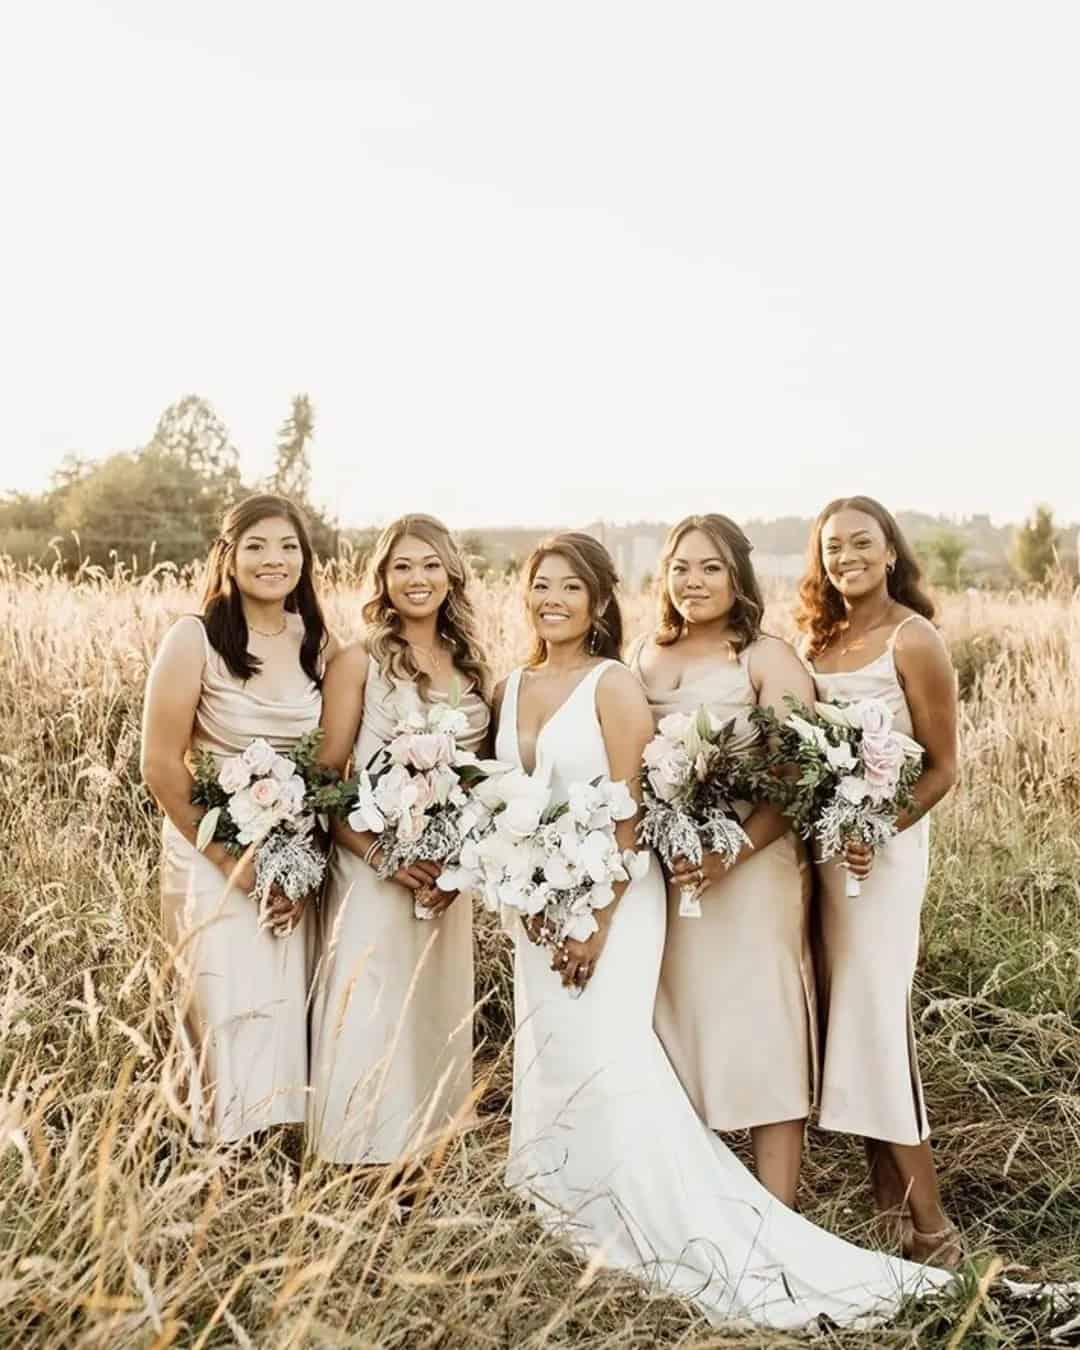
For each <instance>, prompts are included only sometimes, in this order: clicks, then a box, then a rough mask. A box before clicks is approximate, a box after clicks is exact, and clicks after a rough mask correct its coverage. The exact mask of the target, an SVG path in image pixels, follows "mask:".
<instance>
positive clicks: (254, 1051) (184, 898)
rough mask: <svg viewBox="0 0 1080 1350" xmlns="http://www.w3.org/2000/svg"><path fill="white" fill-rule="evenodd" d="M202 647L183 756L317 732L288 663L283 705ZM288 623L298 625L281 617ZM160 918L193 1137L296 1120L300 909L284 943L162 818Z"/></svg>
mask: <svg viewBox="0 0 1080 1350" xmlns="http://www.w3.org/2000/svg"><path fill="white" fill-rule="evenodd" d="M180 622H181V623H197V624H198V625H199V631H200V632H201V633H202V635H203V641H204V643H205V662H204V665H203V676H202V694H201V697H200V699H199V703H198V706H197V708H196V710H195V726H194V731H193V734H192V739H191V748H192V750H208V751H210V753H211V754H213V755H214V756H215V757H216V758H217V759H218V760H221V759H222V758H224V757H226V756H229V755H235V754H239V753H240V752H241V751H242V750H244V749H245V748H246V747H247V746H248V745H249V744H250V743H251V741H253V740H254V739H255V738H256V737H259V736H261V737H263V738H264V739H266V740H267V741H269V742H270V744H271V745H272V746H273V747H274V749H275V750H288V749H289V748H290V747H291V746H292V745H294V744H295V743H296V741H297V740H299V738H300V737H301V736H302V735H303V734H304V733H305V732H307V731H310V730H312V729H313V728H314V727H316V726H317V725H318V722H319V713H320V711H321V708H322V696H321V694H320V692H319V690H318V688H317V687H316V685H315V684H313V683H312V682H311V680H309V679H308V677H307V676H306V675H305V674H304V672H303V670H302V669H301V668H300V666H299V664H298V665H297V669H296V694H295V696H294V697H292V698H290V699H289V700H287V701H284V702H281V701H277V700H270V699H266V698H263V697H261V696H260V694H259V692H258V690H259V676H258V675H256V676H255V677H254V678H252V679H250V680H248V681H246V682H244V681H242V680H238V679H237V678H236V677H235V676H234V675H232V674H231V673H230V672H229V670H228V668H227V667H226V665H225V663H224V662H223V661H222V659H221V657H220V656H219V655H218V653H217V652H216V651H215V650H214V649H213V648H212V647H211V646H210V642H209V639H208V638H207V637H206V630H205V628H203V625H202V623H201V621H200V620H199V619H197V618H194V617H187V618H184V619H181V620H180ZM289 622H290V623H299V620H298V619H296V618H295V616H292V615H290V616H289ZM162 848H163V852H162V862H161V916H162V926H163V929H164V933H165V938H166V941H167V942H168V943H169V944H170V946H171V947H172V949H173V951H174V953H175V956H174V959H175V976H176V980H177V989H176V999H175V1014H176V1030H177V1035H176V1041H175V1053H174V1055H171V1056H170V1063H169V1065H167V1067H166V1074H167V1075H169V1076H170V1078H172V1077H173V1076H174V1075H175V1076H176V1077H177V1078H179V1079H181V1080H182V1084H180V1083H178V1084H177V1086H176V1087H175V1088H174V1091H175V1092H176V1095H177V1096H178V1097H179V1098H180V1100H181V1101H182V1102H183V1104H184V1105H185V1106H186V1109H187V1110H188V1111H189V1113H190V1117H191V1128H192V1133H193V1134H194V1137H195V1138H196V1139H197V1140H198V1141H200V1142H203V1141H206V1140H210V1139H213V1140H216V1141H218V1142H220V1143H228V1142H231V1141H233V1140H236V1139H241V1138H243V1137H244V1136H245V1135H248V1134H250V1133H251V1132H252V1131H254V1130H259V1129H264V1128H266V1127H267V1126H270V1125H281V1124H285V1123H288V1122H298V1121H303V1120H304V1118H305V1114H306V1108H307V1081H308V1053H307V992H308V981H309V976H310V961H309V958H310V955H311V952H312V948H313V942H312V936H311V935H312V930H313V920H312V913H311V908H310V907H309V909H308V911H307V912H306V913H305V915H304V918H303V919H302V920H301V922H300V924H299V926H298V927H297V928H296V929H295V930H294V931H293V932H292V933H291V934H290V935H289V936H288V937H287V938H277V937H274V936H273V935H272V934H270V933H268V932H266V931H264V930H263V929H261V928H260V927H259V924H258V908H257V905H256V903H255V901H254V900H253V899H252V898H251V897H250V896H249V895H246V894H244V893H243V892H242V891H239V890H237V889H236V888H235V887H227V886H226V882H225V877H224V874H223V873H222V872H221V871H220V870H219V868H218V867H216V866H215V865H214V863H212V862H211V861H210V860H209V859H208V858H206V857H205V856H204V855H203V854H202V853H199V852H198V851H197V850H196V849H195V848H194V847H193V846H192V845H191V844H189V843H188V841H187V840H186V839H185V838H184V836H183V835H182V834H181V833H180V832H179V830H177V829H176V827H175V826H174V825H173V824H172V823H171V821H169V820H168V819H167V818H166V820H165V824H164V828H163V831H162Z"/></svg>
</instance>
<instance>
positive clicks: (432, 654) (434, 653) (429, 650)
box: [405, 638, 442, 674]
mask: <svg viewBox="0 0 1080 1350" xmlns="http://www.w3.org/2000/svg"><path fill="white" fill-rule="evenodd" d="M405 640H406V642H408V641H409V640H408V638H406V639H405ZM409 650H410V651H420V652H424V653H425V654H426V655H427V656H428V657H429V658H430V660H431V665H432V668H433V670H434V671H435V673H436V674H438V672H439V671H440V670H442V661H441V659H440V658H439V653H438V650H437V649H436V648H435V647H424V646H422V645H421V644H420V643H419V642H409Z"/></svg>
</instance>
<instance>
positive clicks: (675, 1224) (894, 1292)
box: [495, 534, 952, 1328]
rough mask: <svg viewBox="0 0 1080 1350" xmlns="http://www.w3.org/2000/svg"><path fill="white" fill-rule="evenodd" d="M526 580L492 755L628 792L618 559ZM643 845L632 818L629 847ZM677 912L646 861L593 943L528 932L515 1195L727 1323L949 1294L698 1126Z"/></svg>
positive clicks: (642, 711)
mask: <svg viewBox="0 0 1080 1350" xmlns="http://www.w3.org/2000/svg"><path fill="white" fill-rule="evenodd" d="M526 577H527V598H526V604H527V608H528V613H529V618H530V621H531V623H532V626H533V630H534V633H535V636H536V645H535V649H534V651H533V654H532V657H531V659H530V661H529V663H528V664H527V665H526V666H524V667H523V668H521V669H519V670H515V671H514V672H513V673H512V674H511V675H510V676H509V677H508V678H507V679H506V680H505V681H504V682H503V685H502V686H501V687H500V689H499V691H498V693H497V696H496V706H497V709H498V732H497V738H496V745H495V753H496V756H497V757H498V758H499V759H501V760H504V761H509V762H511V763H515V764H519V765H520V766H521V767H522V768H523V769H524V770H526V771H527V772H529V773H535V774H537V775H542V776H543V777H544V779H545V781H547V782H549V783H550V784H551V785H552V787H553V789H554V794H553V795H554V797H555V798H556V799H559V798H565V797H566V795H567V791H568V788H569V785H570V784H571V783H572V782H574V781H582V780H588V779H593V778H596V777H597V776H598V775H605V776H608V777H610V778H612V779H616V780H618V779H623V780H626V781H627V782H631V780H633V779H634V778H635V777H636V775H637V773H638V767H639V764H640V762H641V752H642V749H643V748H644V746H645V743H646V742H647V741H648V740H649V738H650V737H651V735H652V732H653V724H652V718H651V714H650V712H649V707H648V703H647V702H646V699H645V695H644V693H643V691H642V690H641V687H640V686H639V684H638V682H637V680H636V679H635V678H634V676H633V675H632V674H631V673H630V672H629V671H628V670H627V669H626V667H625V666H623V665H622V664H621V662H620V661H619V660H618V659H617V658H618V654H619V651H620V648H621V645H622V631H621V618H620V614H619V608H618V603H617V601H616V599H615V596H614V589H615V584H616V576H615V572H614V568H613V565H612V562H611V559H610V557H609V556H608V554H607V552H606V551H605V549H604V548H603V547H602V545H600V544H599V543H597V541H596V540H594V539H592V538H591V537H589V536H588V535H583V534H561V535H556V536H555V537H553V538H552V539H549V540H547V541H546V542H545V543H543V544H542V545H541V546H540V547H539V548H538V549H537V551H536V552H535V553H534V554H533V556H532V557H531V558H530V560H529V563H528V565H527V570H526ZM633 836H634V822H633V821H625V822H623V823H622V824H621V825H620V827H619V841H620V844H621V845H622V846H623V847H633V846H634V837H633ZM619 889H621V891H622V893H621V894H619ZM665 911H666V903H665V889H664V882H663V879H662V876H661V873H660V868H659V865H658V863H657V861H656V859H655V858H653V859H652V861H651V863H650V866H649V871H648V873H647V874H646V875H645V877H644V878H643V879H642V880H640V881H634V882H631V883H629V884H626V883H624V884H623V886H622V887H621V888H617V890H616V899H615V900H614V901H613V902H612V903H611V904H610V905H609V906H608V907H607V909H605V910H599V911H597V912H596V916H597V918H598V919H599V921H600V927H599V930H598V931H597V932H596V933H594V934H593V936H592V937H591V938H590V939H589V940H588V941H587V942H575V941H567V942H566V943H565V944H564V945H563V946H562V947H561V948H559V949H557V950H556V952H555V953H554V954H552V953H551V952H550V950H549V949H548V948H546V947H543V946H540V945H537V943H536V942H535V941H534V938H535V937H536V932H535V930H529V929H526V927H525V926H524V925H521V924H518V925H517V933H516V938H515V944H516V951H515V967H514V985H515V1014H516V1023H517V1031H516V1039H515V1053H514V1096H513V1119H512V1127H511V1141H510V1161H509V1165H508V1172H507V1179H508V1182H509V1183H510V1185H511V1186H513V1187H514V1188H515V1189H516V1190H518V1191H519V1192H520V1193H522V1194H523V1195H525V1196H527V1197H528V1198H529V1200H531V1201H532V1202H533V1204H534V1205H535V1207H536V1209H537V1211H538V1212H539V1214H540V1216H541V1219H542V1220H543V1222H544V1223H545V1224H546V1225H547V1226H548V1227H550V1228H551V1229H553V1230H555V1231H557V1232H558V1234H559V1235H560V1236H561V1237H562V1238H563V1239H564V1240H566V1241H568V1242H570V1243H571V1244H572V1245H573V1246H574V1247H575V1248H577V1249H578V1250H579V1251H581V1252H583V1253H586V1254H588V1255H589V1256H590V1257H591V1258H592V1259H594V1260H599V1261H602V1262H603V1263H604V1264H606V1265H609V1266H615V1267H621V1268H623V1269H628V1270H633V1271H634V1272H635V1273H637V1274H639V1275H643V1276H645V1277H646V1278H647V1279H650V1280H652V1281H654V1282H655V1283H657V1284H658V1285H660V1286H662V1287H664V1288H666V1289H668V1290H669V1291H671V1292H673V1293H678V1294H682V1295H685V1296H688V1297H690V1298H692V1299H694V1300H695V1301H696V1302H697V1303H698V1305H699V1306H700V1307H701V1308H702V1310H703V1311H704V1312H705V1314H706V1315H707V1316H708V1317H709V1318H710V1320H712V1321H714V1322H717V1323H719V1322H724V1323H726V1324H729V1325H730V1324H731V1323H733V1322H740V1321H742V1322H745V1323H755V1324H762V1325H767V1326H770V1327H776V1328H785V1327H798V1326H803V1325H805V1324H806V1323H808V1322H811V1321H812V1320H813V1319H814V1318H816V1317H818V1316H819V1315H821V1314H826V1315H827V1316H828V1317H830V1318H832V1319H833V1320H834V1321H835V1322H838V1323H843V1324H849V1325H853V1324H857V1323H861V1322H865V1323H870V1322H872V1321H878V1320H881V1319H882V1318H884V1317H887V1316H889V1315H891V1314H892V1313H893V1312H895V1311H896V1309H897V1307H898V1306H899V1304H900V1302H901V1300H902V1299H903V1298H905V1297H907V1296H909V1295H911V1294H926V1293H930V1292H932V1291H933V1290H935V1289H937V1288H940V1287H942V1286H943V1285H945V1284H947V1283H948V1282H949V1280H950V1279H951V1278H952V1277H951V1276H950V1275H949V1274H948V1273H947V1272H945V1271H941V1270H935V1269H932V1268H930V1267H927V1266H920V1265H914V1264H912V1263H911V1262H907V1261H902V1260H899V1259H897V1258H893V1257H889V1256H886V1255H885V1254H883V1253H881V1252H875V1251H868V1250H865V1249H863V1248H860V1247H856V1246H852V1245H851V1244H850V1243H848V1242H845V1241H843V1240H842V1239H840V1238H838V1237H835V1236H834V1235H832V1234H830V1233H827V1232H825V1231H824V1230H823V1229H820V1228H817V1227H815V1226H814V1225H813V1224H811V1223H810V1222H808V1221H807V1220H806V1219H803V1218H802V1217H800V1216H799V1215H798V1214H796V1213H795V1212H794V1211H792V1210H790V1209H788V1208H786V1207H785V1206H784V1205H783V1204H781V1203H780V1202H779V1201H778V1200H776V1199H775V1198H774V1197H773V1196H771V1195H770V1194H769V1192H768V1191H766V1190H765V1189H764V1188H763V1187H762V1186H761V1185H759V1183H758V1182H757V1181H756V1180H755V1179H754V1178H753V1177H752V1176H751V1174H750V1173H749V1172H748V1171H747V1170H746V1169H745V1168H744V1167H743V1166H742V1164H741V1163H740V1162H739V1161H738V1160H737V1159H736V1158H735V1156H734V1155H733V1154H732V1153H731V1152H730V1151H729V1150H728V1149H727V1148H726V1147H725V1146H724V1145H723V1144H722V1143H721V1142H720V1141H719V1140H718V1139H717V1138H716V1137H715V1136H714V1135H713V1134H712V1133H711V1132H710V1131H709V1129H708V1128H707V1127H706V1126H705V1125H704V1124H703V1123H702V1122H701V1120H700V1119H699V1118H698V1116H697V1115H696V1114H695V1112H694V1110H693V1107H692V1106H691V1104H690V1102H689V1099H688V1098H687V1097H686V1095H685V1093H684V1092H683V1089H682V1087H681V1085H680V1084H679V1081H678V1079H677V1077H676V1075H675V1072H674V1070H673V1069H672V1067H671V1065H670V1064H669V1062H668V1060H667V1059H666V1057H665V1055H664V1051H663V1049H662V1047H661V1045H660V1042H659V1040H658V1039H657V1036H656V1034H655V1032H654V1031H653V1025H652V1023H653V1005H654V1001H655V995H656V986H657V980H658V977H659V971H660V958H661V954H662V951H663V945H664V926H665ZM553 972H555V973H553ZM571 986H577V987H578V988H579V989H581V990H583V991H584V992H583V993H582V996H581V997H580V998H571V997H570V993H569V989H570V987H571ZM762 1072H763V1073H766V1072H768V1066H767V1065H765V1064H763V1065H762Z"/></svg>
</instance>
